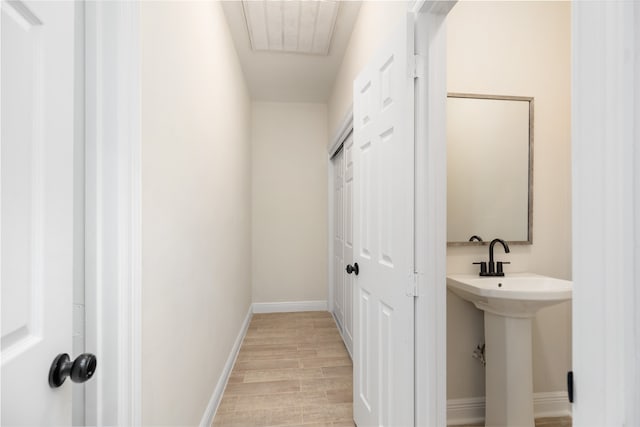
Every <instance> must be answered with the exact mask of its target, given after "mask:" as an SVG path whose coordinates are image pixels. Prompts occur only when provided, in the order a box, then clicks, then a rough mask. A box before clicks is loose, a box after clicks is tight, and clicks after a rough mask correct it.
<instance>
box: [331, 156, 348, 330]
mask: <svg viewBox="0 0 640 427" xmlns="http://www.w3.org/2000/svg"><path fill="white" fill-rule="evenodd" d="M343 168H344V155H343V152H342V150H341V151H339V152H338V154H336V155H335V157H334V158H333V307H334V310H333V311H334V314H335V317H336V320H337V322H338V326H339V327H340V330H344V311H345V307H344V268H343V266H344V257H343V248H344V237H343V236H344V223H343V218H344V215H343V208H344V206H343V196H342V192H343V187H344V180H343Z"/></svg>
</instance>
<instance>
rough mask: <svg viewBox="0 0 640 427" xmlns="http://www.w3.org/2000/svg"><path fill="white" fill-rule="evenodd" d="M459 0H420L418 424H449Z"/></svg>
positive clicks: (417, 34)
mask: <svg viewBox="0 0 640 427" xmlns="http://www.w3.org/2000/svg"><path fill="white" fill-rule="evenodd" d="M455 3H456V2H455V1H416V2H415V3H414V4H413V6H412V10H413V12H414V13H415V14H416V30H415V37H416V40H415V47H416V54H417V57H416V74H417V79H416V89H415V91H416V93H415V100H416V101H415V102H416V110H415V111H416V112H415V114H416V120H415V132H416V137H415V138H416V151H415V153H416V154H415V157H416V163H415V171H416V172H415V173H416V178H415V179H416V183H415V206H416V212H415V240H414V242H415V257H416V259H415V267H416V273H417V277H418V297H417V298H416V301H415V353H416V354H415V365H416V366H415V373H416V382H415V399H416V402H415V403H416V404H415V411H416V414H415V425H417V426H427V425H428V426H446V425H447V411H446V408H447V392H446V384H447V326H446V320H447V284H446V276H447V236H446V230H447V226H446V224H447V216H446V215H447V209H446V208H447V141H446V120H445V119H446V99H447V85H446V83H447V79H446V75H447V68H446V62H447V51H446V50H447V44H446V26H445V20H446V16H447V14H448V13H449V11H450V10H451V9H452V8H453V6H454V5H455Z"/></svg>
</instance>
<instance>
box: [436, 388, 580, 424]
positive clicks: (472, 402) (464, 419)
mask: <svg viewBox="0 0 640 427" xmlns="http://www.w3.org/2000/svg"><path fill="white" fill-rule="evenodd" d="M484 410H485V401H484V396H483V397H471V398H465V399H449V400H447V425H468V424H481V423H484ZM533 412H534V416H535V418H545V417H569V416H571V404H570V403H569V400H568V399H567V392H566V391H551V392H544V393H534V394H533Z"/></svg>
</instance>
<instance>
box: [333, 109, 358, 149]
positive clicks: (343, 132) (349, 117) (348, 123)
mask: <svg viewBox="0 0 640 427" xmlns="http://www.w3.org/2000/svg"><path fill="white" fill-rule="evenodd" d="M351 132H353V106H351V107H349V109H348V110H347V114H346V115H345V116H344V118H343V119H342V122H340V125H338V129H337V130H336V133H335V134H334V136H333V139H332V140H331V145H329V159H331V158H332V157H333V156H335V154H336V153H337V152H338V148H340V145H341V144H342V143H343V142H344V141H345V140H346V139H347V137H348V136H349V134H350V133H351Z"/></svg>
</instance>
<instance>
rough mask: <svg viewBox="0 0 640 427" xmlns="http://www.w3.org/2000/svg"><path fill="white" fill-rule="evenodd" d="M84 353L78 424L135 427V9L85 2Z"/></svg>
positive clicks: (137, 190) (137, 329)
mask: <svg viewBox="0 0 640 427" xmlns="http://www.w3.org/2000/svg"><path fill="white" fill-rule="evenodd" d="M85 14H86V24H85V25H86V38H85V43H86V45H85V52H86V88H85V90H86V98H85V99H86V267H85V268H86V272H85V278H86V285H85V286H86V294H85V295H86V351H88V352H92V353H94V354H95V355H96V356H97V358H98V369H97V371H96V374H95V378H94V379H93V380H92V381H89V382H88V383H87V391H86V393H87V396H86V402H87V403H86V404H87V410H86V422H87V424H88V425H96V426H102V425H130V426H138V425H141V422H142V420H141V418H142V416H141V394H140V382H141V380H140V379H141V331H140V328H141V325H140V318H141V251H140V239H141V219H140V218H141V217H140V206H141V203H140V201H141V199H140V196H141V195H140V185H141V158H140V52H139V40H140V36H139V3H138V2H102V1H100V2H87V3H86V6H85Z"/></svg>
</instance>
